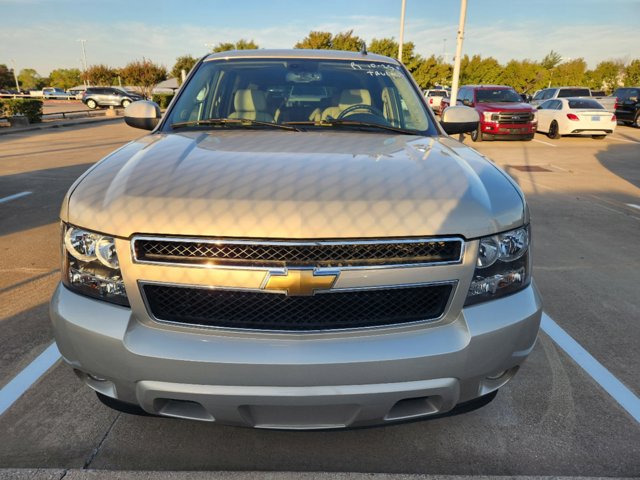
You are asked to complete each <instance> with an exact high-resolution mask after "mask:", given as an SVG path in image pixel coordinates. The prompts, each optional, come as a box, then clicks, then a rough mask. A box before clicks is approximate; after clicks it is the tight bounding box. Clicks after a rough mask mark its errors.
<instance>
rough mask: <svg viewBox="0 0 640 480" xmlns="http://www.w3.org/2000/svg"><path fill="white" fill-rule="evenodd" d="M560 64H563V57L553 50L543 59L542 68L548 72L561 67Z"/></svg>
mask: <svg viewBox="0 0 640 480" xmlns="http://www.w3.org/2000/svg"><path fill="white" fill-rule="evenodd" d="M560 63H562V55H560V54H559V53H558V52H554V51H553V50H551V51H550V52H549V53H547V54H546V55H545V57H544V58H543V59H542V61H541V62H540V65H541V66H542V68H544V69H546V70H551V69H552V68H555V67H557V66H558V65H560Z"/></svg>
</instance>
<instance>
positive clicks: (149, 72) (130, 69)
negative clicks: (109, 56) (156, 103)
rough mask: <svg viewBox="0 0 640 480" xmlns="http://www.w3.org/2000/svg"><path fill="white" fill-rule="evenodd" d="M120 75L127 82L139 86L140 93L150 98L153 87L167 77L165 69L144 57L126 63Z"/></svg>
mask: <svg viewBox="0 0 640 480" xmlns="http://www.w3.org/2000/svg"><path fill="white" fill-rule="evenodd" d="M120 75H121V76H122V79H123V80H124V81H125V82H126V83H127V84H129V85H135V86H136V87H139V88H140V91H141V92H142V95H144V96H145V97H147V98H151V92H152V90H153V87H155V86H156V85H157V84H158V83H160V82H162V81H163V80H166V79H167V69H166V68H165V67H164V66H162V65H156V64H155V63H153V62H151V61H150V60H146V59H145V60H142V61H134V62H131V63H128V64H127V65H126V66H125V67H124V68H123V69H122V70H121V71H120Z"/></svg>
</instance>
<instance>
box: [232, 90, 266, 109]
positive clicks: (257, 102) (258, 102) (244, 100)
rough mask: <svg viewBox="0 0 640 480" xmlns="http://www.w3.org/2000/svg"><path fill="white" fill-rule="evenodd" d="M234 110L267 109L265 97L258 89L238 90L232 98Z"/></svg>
mask: <svg viewBox="0 0 640 480" xmlns="http://www.w3.org/2000/svg"><path fill="white" fill-rule="evenodd" d="M233 106H234V107H235V109H236V112H260V111H265V110H266V109H267V99H266V98H265V96H264V92H262V91H260V90H246V89H242V90H238V91H236V94H235V97H234V98H233Z"/></svg>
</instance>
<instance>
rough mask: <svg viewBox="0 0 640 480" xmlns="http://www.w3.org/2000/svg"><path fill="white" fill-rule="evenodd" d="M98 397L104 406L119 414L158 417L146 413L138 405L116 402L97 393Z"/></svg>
mask: <svg viewBox="0 0 640 480" xmlns="http://www.w3.org/2000/svg"><path fill="white" fill-rule="evenodd" d="M96 395H97V396H98V400H100V401H101V402H102V404H103V405H106V406H107V407H109V408H111V409H113V410H117V411H118V412H122V413H128V414H129V415H138V416H140V417H155V416H156V415H151V414H150V413H148V412H145V411H144V410H143V409H142V407H140V406H138V405H134V404H133V403H127V402H123V401H121V400H116V399H115V398H111V397H107V396H106V395H103V394H102V393H98V392H96Z"/></svg>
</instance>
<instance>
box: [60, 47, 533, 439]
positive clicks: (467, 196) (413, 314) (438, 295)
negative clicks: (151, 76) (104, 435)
mask: <svg viewBox="0 0 640 480" xmlns="http://www.w3.org/2000/svg"><path fill="white" fill-rule="evenodd" d="M125 120H126V121H127V123H128V124H130V125H133V126H136V127H139V128H145V129H149V130H151V133H150V134H148V135H147V136H144V137H142V138H139V139H138V140H135V141H133V142H131V143H129V144H127V145H125V146H124V147H122V148H120V149H118V150H116V151H115V152H114V153H112V154H110V155H109V156H107V157H106V158H105V159H103V160H102V161H101V162H99V163H97V164H96V165H95V166H93V167H92V168H91V169H90V170H89V171H88V172H87V173H85V174H84V175H83V176H82V177H81V178H80V179H78V180H77V181H76V182H75V184H74V185H73V186H72V187H71V189H70V190H69V192H68V194H67V196H66V198H65V200H64V202H63V205H62V209H61V214H60V216H61V220H62V248H63V252H64V253H63V266H62V282H61V284H60V285H59V286H58V288H57V290H56V292H55V294H54V296H53V299H52V301H51V318H52V321H53V326H54V331H55V337H56V341H57V344H58V347H59V349H60V351H61V352H62V355H63V357H64V359H65V361H66V362H67V363H68V364H69V365H71V366H72V367H73V369H74V370H75V371H76V373H77V375H78V376H79V377H80V378H81V379H82V380H83V381H84V382H85V383H86V384H87V385H88V386H89V387H90V388H92V389H94V390H95V391H96V392H98V395H99V397H100V399H101V400H102V401H103V402H104V403H106V404H108V405H110V406H112V407H114V408H117V409H121V410H124V411H132V410H133V411H136V410H137V409H143V410H144V411H145V412H147V413H150V414H155V415H163V416H169V417H179V418H186V419H193V420H202V421H208V422H219V423H224V424H232V425H243V426H252V427H259V428H287V429H288V428H291V429H319V428H320V429H325V428H342V427H352V426H363V425H372V424H384V423H388V422H396V421H403V420H409V419H416V418H428V417H429V416H433V415H436V414H441V413H445V412H451V411H458V410H456V406H460V405H463V404H467V403H468V402H471V403H472V404H474V405H480V404H482V403H485V402H487V401H489V400H490V399H491V398H493V396H494V395H495V392H496V391H497V390H498V389H499V388H500V387H502V386H503V385H505V384H506V383H507V382H508V381H509V380H510V379H511V378H513V376H514V375H515V374H516V372H517V371H518V368H519V367H520V365H522V363H523V362H524V361H525V359H526V357H527V355H528V354H529V352H531V350H532V348H533V347H534V344H535V341H536V335H537V333H538V327H539V322H540V317H541V309H542V307H541V302H540V298H539V296H538V293H537V290H536V288H535V285H534V283H533V280H532V279H531V254H530V250H531V248H530V245H531V240H530V238H531V237H530V235H531V232H530V229H529V222H530V218H529V209H528V207H527V204H526V202H525V200H524V196H523V194H522V192H521V191H520V189H519V188H518V186H517V185H516V184H515V183H514V181H513V180H512V179H511V178H509V176H508V175H506V174H505V172H503V171H502V170H500V169H499V168H498V167H496V166H495V165H494V164H493V163H492V162H490V161H489V160H487V159H486V158H485V157H484V156H482V155H480V154H479V153H477V152H476V151H475V150H473V149H471V148H469V147H467V146H465V145H463V144H461V143H459V142H457V141H456V140H454V139H453V138H451V137H449V136H448V135H447V133H449V134H454V133H461V132H468V131H471V130H474V129H475V128H477V124H478V114H477V113H476V112H475V111H474V110H473V109H470V108H468V107H464V106H454V107H451V108H449V109H447V110H446V111H445V112H444V113H443V115H442V118H441V120H440V122H438V121H437V120H436V118H435V117H434V115H433V113H432V112H431V110H430V109H429V108H428V106H427V104H426V102H425V98H424V96H423V95H422V94H421V92H420V90H419V88H418V86H417V85H416V84H415V82H414V81H413V80H412V78H411V75H410V74H409V73H408V72H407V70H406V69H405V68H404V67H403V66H402V65H401V64H400V63H398V62H397V61H396V60H394V59H391V58H387V57H382V56H378V55H367V54H364V53H353V52H333V51H326V50H324V51H313V50H311V51H309V50H287V51H278V50H275V51H272V50H256V51H247V50H245V51H237V52H224V53H221V54H212V55H209V56H207V57H205V58H203V59H202V60H201V61H200V62H199V63H198V64H197V65H196V66H195V67H194V69H193V70H192V72H191V74H190V75H189V77H188V78H187V80H186V82H185V84H184V85H183V87H182V88H181V90H180V91H179V93H178V95H177V97H176V98H175V99H174V100H173V102H172V104H171V106H170V107H169V109H168V110H167V112H166V114H165V115H164V116H163V117H162V118H160V110H159V108H158V106H157V105H156V104H154V103H152V102H147V101H141V102H135V103H132V104H131V105H130V106H129V107H128V108H127V109H126V111H125ZM465 408H468V407H467V406H466V405H465Z"/></svg>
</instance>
